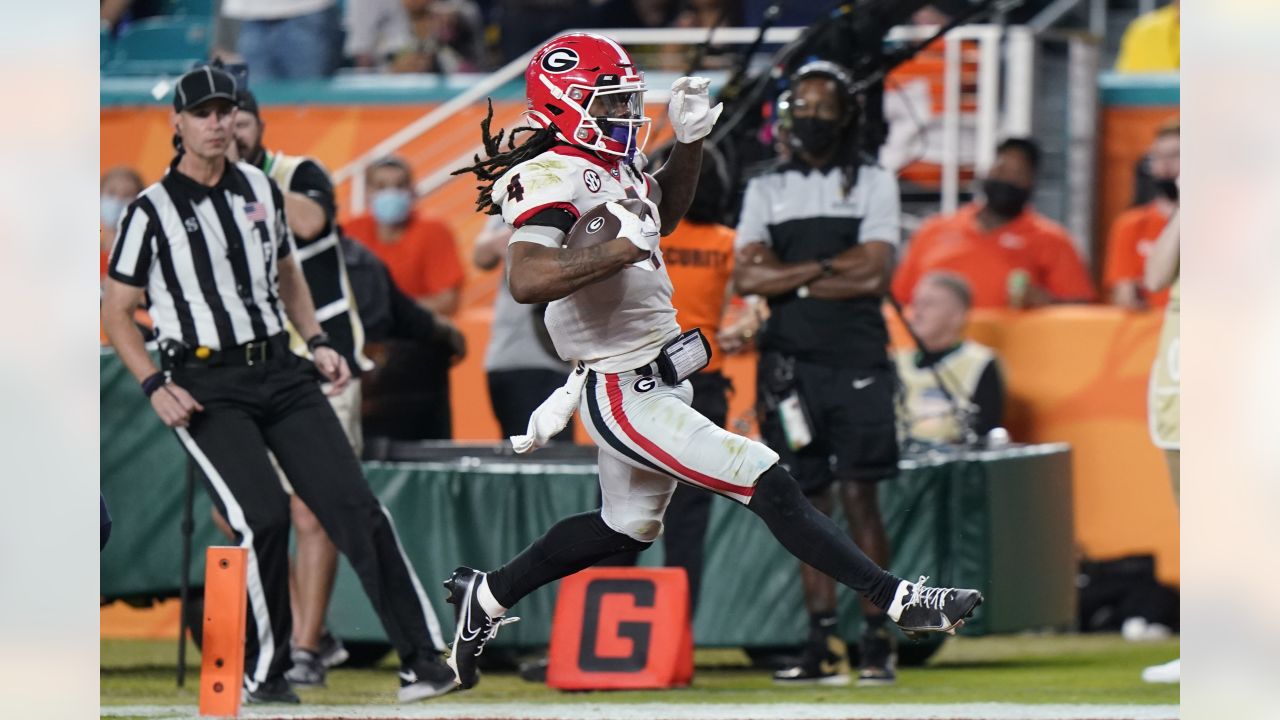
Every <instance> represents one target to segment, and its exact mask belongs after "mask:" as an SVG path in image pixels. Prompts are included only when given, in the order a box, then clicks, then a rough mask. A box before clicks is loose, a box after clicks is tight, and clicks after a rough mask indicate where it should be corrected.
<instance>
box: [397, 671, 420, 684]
mask: <svg viewBox="0 0 1280 720" xmlns="http://www.w3.org/2000/svg"><path fill="white" fill-rule="evenodd" d="M400 679H401V680H403V681H405V682H407V683H409V684H410V685H412V684H413V683H416V682H418V673H416V672H413V671H412V670H410V671H409V672H402V673H400Z"/></svg>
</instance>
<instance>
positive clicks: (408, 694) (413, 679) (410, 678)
mask: <svg viewBox="0 0 1280 720" xmlns="http://www.w3.org/2000/svg"><path fill="white" fill-rule="evenodd" d="M457 686H458V684H457V683H456V682H454V678H453V670H451V669H450V668H449V666H447V665H445V664H444V661H443V660H441V659H440V658H438V657H436V656H434V655H433V656H432V657H431V659H429V660H427V661H425V662H421V661H420V662H417V663H414V664H413V666H412V667H409V666H402V667H401V668H400V692H399V693H398V694H397V697H398V698H399V700H400V702H402V703H407V702H414V701H416V700H426V699H427V698H433V697H437V696H440V695H443V694H445V693H447V692H449V691H450V690H452V689H454V688H455V687H457Z"/></svg>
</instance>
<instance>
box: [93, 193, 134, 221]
mask: <svg viewBox="0 0 1280 720" xmlns="http://www.w3.org/2000/svg"><path fill="white" fill-rule="evenodd" d="M128 206H129V201H128V200H125V199H123V198H118V197H116V196H115V195H103V196H102V198H101V205H100V206H99V208H98V213H99V214H98V217H100V218H101V219H102V224H103V225H106V226H107V227H115V226H116V223H118V222H120V216H121V215H123V214H124V209H125V208H126V207H128Z"/></svg>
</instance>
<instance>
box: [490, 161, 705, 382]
mask: <svg viewBox="0 0 1280 720" xmlns="http://www.w3.org/2000/svg"><path fill="white" fill-rule="evenodd" d="M654 188H656V185H654V184H653V181H652V179H651V178H650V177H649V176H648V175H647V174H645V173H643V172H637V171H633V170H632V169H631V168H630V167H629V166H628V165H627V164H626V163H624V162H621V161H620V160H619V161H617V162H609V161H605V160H602V159H600V158H599V157H596V156H595V155H593V154H591V153H588V152H586V151H584V150H581V149H578V148H576V147H571V146H568V145H561V146H557V147H554V148H552V149H550V150H548V151H547V152H544V153H542V154H541V155H539V156H537V157H535V158H533V159H532V160H526V161H525V162H523V163H520V164H519V165H516V166H515V167H513V168H511V169H510V170H508V171H507V172H506V173H505V174H503V176H502V177H500V178H498V180H497V182H495V183H494V184H493V191H492V195H493V201H494V202H495V203H497V204H498V206H499V207H500V208H501V209H502V218H503V220H505V221H506V222H507V224H508V225H511V226H512V227H515V228H519V227H520V226H521V225H523V224H524V223H525V222H527V221H528V220H529V218H531V217H533V216H534V215H537V214H538V213H539V212H541V211H543V210H547V209H551V208H560V209H563V210H566V211H568V212H569V213H570V214H572V215H573V216H574V217H575V218H576V217H580V216H581V215H582V214H583V213H586V212H588V211H590V210H592V209H593V208H595V207H596V206H598V205H600V204H602V203H604V202H607V201H609V200H625V199H627V198H629V197H635V198H642V197H648V196H650V193H651V192H652V191H653V190H654ZM651 199H653V200H655V201H656V200H657V197H652V198H651ZM522 241H523V242H540V239H538V240H530V239H523V240H516V241H514V242H522ZM542 244H545V245H547V246H548V247H554V246H555V245H554V242H553V241H552V240H550V239H546V241H545V243H542ZM656 261H657V268H656V269H654V270H646V269H643V268H638V267H632V266H628V267H625V268H623V269H622V270H621V271H620V272H618V273H617V274H615V275H613V276H611V277H608V278H605V279H604V280H601V281H599V282H595V283H592V284H591V285H588V286H586V287H584V288H581V289H579V290H577V291H576V292H574V293H572V294H571V295H569V296H568V297H565V298H562V299H560V300H556V301H554V302H552V303H551V304H550V305H548V306H547V314H546V322H547V331H548V332H549V333H550V335H551V340H552V341H553V342H554V343H555V346H556V351H557V352H559V353H560V357H561V358H563V359H565V360H581V361H582V362H585V363H586V364H587V367H589V368H591V369H592V370H595V371H597V372H606V373H616V372H622V371H625V370H634V369H636V368H638V367H640V366H642V365H644V364H645V363H648V362H651V361H652V360H653V359H654V358H656V357H657V356H658V351H659V350H660V349H661V348H662V346H663V345H664V344H665V343H667V342H668V341H669V340H671V339H672V338H674V337H675V336H676V335H679V334H680V326H679V325H678V324H677V323H676V311H675V308H674V307H673V306H672V305H671V292H672V290H671V278H670V277H668V276H667V267H666V263H665V262H664V261H663V259H662V253H661V251H658V252H657V254H656Z"/></svg>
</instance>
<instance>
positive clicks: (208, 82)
mask: <svg viewBox="0 0 1280 720" xmlns="http://www.w3.org/2000/svg"><path fill="white" fill-rule="evenodd" d="M217 98H223V99H225V100H229V101H231V103H232V104H233V105H234V104H236V80H235V78H233V77H232V76H231V75H230V74H229V73H228V72H227V71H225V70H223V69H222V68H218V67H214V66H212V65H205V66H204V67H198V68H196V69H194V70H192V71H190V72H188V73H187V74H186V75H183V76H182V77H181V78H179V79H178V84H177V85H176V86H174V89H173V109H174V111H175V112H182V111H183V110H189V109H190V108H193V107H195V106H197V105H199V104H200V103H203V102H208V101H209V100H214V99H217Z"/></svg>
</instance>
